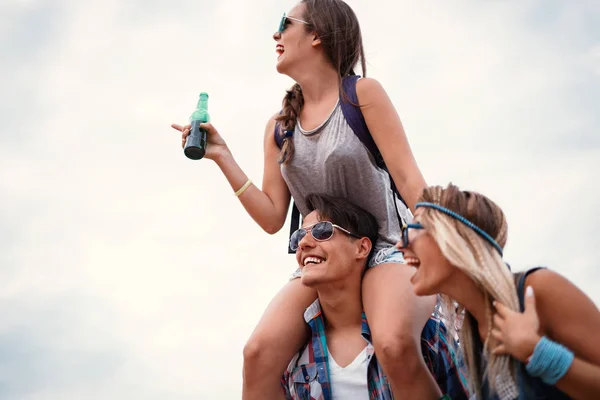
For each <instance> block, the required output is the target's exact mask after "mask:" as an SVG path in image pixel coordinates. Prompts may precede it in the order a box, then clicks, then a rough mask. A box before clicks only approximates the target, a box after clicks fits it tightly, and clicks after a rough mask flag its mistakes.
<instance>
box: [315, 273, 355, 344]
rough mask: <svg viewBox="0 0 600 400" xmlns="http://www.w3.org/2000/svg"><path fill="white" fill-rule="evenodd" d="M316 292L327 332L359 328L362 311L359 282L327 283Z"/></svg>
mask: <svg viewBox="0 0 600 400" xmlns="http://www.w3.org/2000/svg"><path fill="white" fill-rule="evenodd" d="M318 293H319V302H320V303H321V310H322V311H323V315H324V316H325V321H326V322H325V326H326V330H327V332H328V333H333V332H335V331H340V330H346V329H352V328H356V327H358V328H360V326H361V321H362V311H363V306H362V296H361V287H360V282H358V283H355V282H353V283H345V284H343V285H342V284H333V285H328V286H327V287H324V288H319V290H318Z"/></svg>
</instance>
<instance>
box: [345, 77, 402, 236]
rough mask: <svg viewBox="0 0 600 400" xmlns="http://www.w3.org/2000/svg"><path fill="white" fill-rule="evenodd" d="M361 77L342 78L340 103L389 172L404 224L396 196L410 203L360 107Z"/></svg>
mask: <svg viewBox="0 0 600 400" xmlns="http://www.w3.org/2000/svg"><path fill="white" fill-rule="evenodd" d="M359 79H360V75H348V76H346V77H344V78H343V79H342V90H343V91H344V92H343V93H340V105H341V108H342V113H343V114H344V118H345V119H346V122H348V125H350V128H352V131H353V132H354V134H355V135H356V137H358V138H359V139H360V141H361V142H362V143H363V144H364V145H365V147H366V148H367V150H369V152H370V153H371V155H372V156H373V158H374V159H375V164H376V165H377V166H378V167H379V168H381V169H383V170H384V171H385V172H387V174H388V176H389V178H390V187H391V188H392V192H393V193H394V194H395V196H394V205H395V206H396V207H395V208H396V215H397V216H398V221H399V222H400V225H402V217H400V213H399V212H398V205H397V204H396V198H398V199H399V200H400V201H401V202H402V203H403V204H404V205H405V206H406V207H407V208H408V204H406V202H405V201H404V199H403V198H402V195H400V191H399V190H398V188H397V187H396V183H394V180H393V179H392V175H391V174H390V171H389V170H388V168H387V165H385V161H384V160H383V156H382V155H381V152H380V151H379V149H378V148H377V144H376V143H375V140H373V136H372V135H371V132H370V131H369V127H367V123H366V122H365V117H364V116H363V113H362V110H361V109H360V105H359V103H358V95H357V93H356V83H357V82H358V80H359ZM344 94H345V96H344Z"/></svg>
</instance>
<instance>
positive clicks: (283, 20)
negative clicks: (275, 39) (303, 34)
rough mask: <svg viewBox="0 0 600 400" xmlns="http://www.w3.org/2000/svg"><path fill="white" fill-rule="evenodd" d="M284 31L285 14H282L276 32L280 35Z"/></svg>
mask: <svg viewBox="0 0 600 400" xmlns="http://www.w3.org/2000/svg"><path fill="white" fill-rule="evenodd" d="M284 29H285V13H283V17H281V21H279V29H277V32H279V33H281V32H283V30H284Z"/></svg>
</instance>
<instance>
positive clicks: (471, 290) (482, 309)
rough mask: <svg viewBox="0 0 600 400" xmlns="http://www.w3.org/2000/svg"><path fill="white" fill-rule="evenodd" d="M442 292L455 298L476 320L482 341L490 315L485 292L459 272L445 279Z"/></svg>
mask: <svg viewBox="0 0 600 400" xmlns="http://www.w3.org/2000/svg"><path fill="white" fill-rule="evenodd" d="M445 286H446V288H444V290H443V293H444V294H447V295H448V296H450V297H451V298H452V299H454V300H456V301H457V302H458V303H459V304H460V305H461V306H463V307H464V308H465V309H466V310H467V312H468V313H469V314H471V315H472V316H473V318H474V319H475V321H477V326H478V330H479V336H480V338H481V341H482V342H484V341H485V339H486V337H487V334H488V329H490V327H489V326H488V323H489V319H490V316H488V315H487V314H488V312H487V311H486V309H487V299H486V295H485V292H484V291H483V289H481V288H480V287H479V286H477V285H476V284H475V282H473V280H472V279H471V278H469V277H468V276H467V275H466V274H464V273H460V274H457V275H455V276H453V277H452V278H451V279H449V280H447V281H446V285H445Z"/></svg>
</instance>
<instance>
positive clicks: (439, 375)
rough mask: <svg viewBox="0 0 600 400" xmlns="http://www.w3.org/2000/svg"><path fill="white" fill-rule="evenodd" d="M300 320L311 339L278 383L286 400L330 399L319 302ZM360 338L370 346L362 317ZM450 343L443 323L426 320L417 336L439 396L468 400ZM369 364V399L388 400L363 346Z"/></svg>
mask: <svg viewBox="0 0 600 400" xmlns="http://www.w3.org/2000/svg"><path fill="white" fill-rule="evenodd" d="M304 319H305V320H306V322H307V323H308V325H309V326H310V329H311V330H312V335H311V336H312V337H311V340H310V341H309V342H308V343H307V344H306V345H305V347H304V348H302V349H301V350H300V351H299V352H298V354H296V355H295V356H294V358H293V359H292V361H291V362H290V364H289V365H288V368H287V370H286V372H285V373H284V374H283V378H282V380H281V384H282V386H283V390H284V392H285V397H286V399H288V400H331V398H332V394H331V384H330V380H329V363H328V352H327V342H326V340H325V319H324V318H323V314H322V312H321V305H320V303H319V300H316V301H315V302H314V303H313V304H312V305H311V306H310V307H308V308H307V309H306V312H305V313H304ZM362 336H363V338H364V339H365V340H366V341H367V343H371V331H370V329H369V325H368V324H367V319H366V317H365V314H364V312H363V314H362ZM448 341H454V340H453V339H452V338H449V337H448V335H447V331H446V328H445V326H444V324H443V323H442V322H441V321H439V320H437V319H434V318H430V319H429V321H427V324H426V325H425V328H423V333H422V334H421V350H422V352H423V358H424V359H425V363H426V364H427V367H428V368H429V371H431V373H432V375H433V377H434V378H435V380H436V381H437V383H438V385H439V386H440V389H441V390H442V393H447V394H448V395H450V397H451V398H452V399H453V400H467V399H468V398H469V395H468V389H467V382H466V379H465V373H464V371H465V366H464V362H463V359H462V356H461V355H460V354H456V353H455V352H454V351H453V349H454V348H457V346H456V344H454V346H452V345H450V346H449V345H448ZM367 357H369V358H368V359H369V360H370V361H369V365H368V370H367V383H368V388H369V399H371V400H392V399H393V398H394V397H393V395H392V390H391V387H390V384H389V382H388V380H387V378H386V376H385V374H384V373H383V370H382V369H381V366H380V365H379V362H377V357H376V356H375V354H374V350H373V347H372V346H368V347H367Z"/></svg>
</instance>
